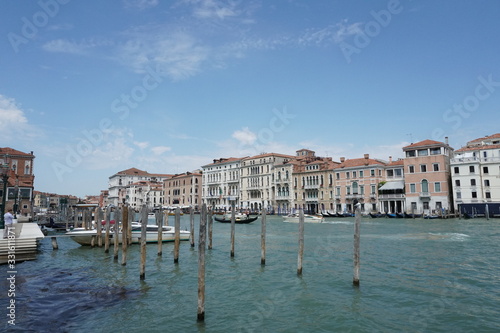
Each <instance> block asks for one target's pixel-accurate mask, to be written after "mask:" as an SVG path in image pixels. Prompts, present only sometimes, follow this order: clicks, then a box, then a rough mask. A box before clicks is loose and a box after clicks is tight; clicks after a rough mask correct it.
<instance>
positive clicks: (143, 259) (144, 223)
mask: <svg viewBox="0 0 500 333" xmlns="http://www.w3.org/2000/svg"><path fill="white" fill-rule="evenodd" d="M147 225H148V208H147V207H146V205H144V206H142V210H141V274H140V279H141V280H144V279H145V278H146V228H147Z"/></svg>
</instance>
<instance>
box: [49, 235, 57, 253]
mask: <svg viewBox="0 0 500 333" xmlns="http://www.w3.org/2000/svg"><path fill="white" fill-rule="evenodd" d="M50 240H51V241H52V250H57V249H59V246H58V245H57V237H51V238H50Z"/></svg>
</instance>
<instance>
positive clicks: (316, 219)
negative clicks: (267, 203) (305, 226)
mask: <svg viewBox="0 0 500 333" xmlns="http://www.w3.org/2000/svg"><path fill="white" fill-rule="evenodd" d="M283 222H291V223H299V214H290V215H287V216H283ZM322 222H324V218H323V217H322V216H317V215H308V214H304V223H322Z"/></svg>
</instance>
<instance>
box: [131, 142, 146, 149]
mask: <svg viewBox="0 0 500 333" xmlns="http://www.w3.org/2000/svg"><path fill="white" fill-rule="evenodd" d="M134 145H136V146H137V147H139V148H140V149H146V148H147V147H148V146H149V142H139V141H134Z"/></svg>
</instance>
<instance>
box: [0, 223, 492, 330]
mask: <svg viewBox="0 0 500 333" xmlns="http://www.w3.org/2000/svg"><path fill="white" fill-rule="evenodd" d="M171 220H172V219H171ZM195 220H196V230H197V229H198V222H199V215H196V216H195ZM267 221H268V223H267V237H266V242H267V256H266V265H265V266H261V264H260V231H261V222H260V218H259V220H257V221H256V222H254V223H252V224H249V225H236V243H235V257H234V258H231V257H230V250H231V244H230V224H222V223H217V222H214V228H213V230H214V233H213V249H212V250H207V252H206V255H207V256H206V302H205V310H206V312H205V322H204V323H198V322H197V321H196V317H197V286H198V285H197V268H198V261H197V260H198V250H197V244H196V246H195V247H194V248H191V246H190V244H189V242H182V243H181V249H180V255H179V262H178V264H174V261H173V248H174V247H173V243H168V244H164V245H163V256H162V257H158V256H157V246H156V245H155V244H150V245H148V246H147V264H146V279H145V280H144V281H141V280H140V279H139V262H140V255H139V246H134V245H133V246H132V248H130V249H129V254H128V262H127V265H126V266H122V265H121V254H120V259H119V261H118V262H116V261H114V260H113V254H112V251H111V253H109V254H106V253H104V249H103V248H93V249H92V248H89V247H82V246H80V245H78V244H76V243H74V242H73V241H72V240H70V239H68V238H58V243H59V250H57V251H53V250H52V246H51V242H50V238H46V239H45V240H44V241H43V242H42V244H41V248H40V250H41V252H40V253H39V254H38V258H37V260H35V261H28V262H24V263H19V264H17V265H16V270H17V273H16V280H15V297H14V298H15V304H16V310H15V316H16V317H15V326H12V325H9V324H8V322H7V320H8V319H9V318H8V317H7V316H6V315H7V313H8V310H7V309H6V307H7V305H8V302H9V300H10V299H11V298H9V297H8V296H7V294H8V292H7V291H8V289H9V283H8V281H7V280H6V278H3V279H2V282H1V284H0V290H1V296H0V301H1V308H2V309H3V310H1V311H3V314H2V315H1V318H3V319H2V323H1V326H0V331H5V332H138V331H141V332H231V333H232V332H498V331H500V251H499V250H500V249H499V247H500V219H491V220H486V219H473V220H458V219H448V220H423V219H415V220H411V219H385V218H381V219H371V218H362V221H361V223H362V224H361V270H360V287H359V288H355V287H353V286H352V278H353V263H352V258H353V230H354V218H333V219H326V223H322V224H306V225H305V251H304V260H303V274H302V276H300V277H299V276H297V273H296V272H297V256H298V233H297V231H298V224H293V223H284V222H282V218H281V217H278V216H268V219H267ZM181 225H182V229H187V228H188V226H189V217H188V216H183V217H182V218H181ZM196 237H197V236H196ZM0 272H3V276H7V266H5V265H4V266H1V267H0ZM7 277H8V276H7Z"/></svg>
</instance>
